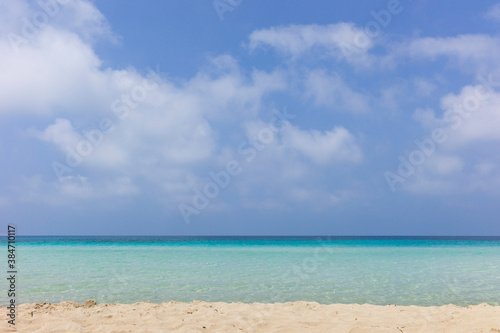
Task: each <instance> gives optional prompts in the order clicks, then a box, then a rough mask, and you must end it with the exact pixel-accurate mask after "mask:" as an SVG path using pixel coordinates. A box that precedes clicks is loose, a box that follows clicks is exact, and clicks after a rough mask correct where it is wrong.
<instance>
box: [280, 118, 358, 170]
mask: <svg viewBox="0 0 500 333" xmlns="http://www.w3.org/2000/svg"><path fill="white" fill-rule="evenodd" d="M283 144H284V147H285V148H287V149H292V150H295V151H297V152H299V153H301V154H303V155H304V156H306V157H307V158H310V159H311V160H312V161H313V162H315V163H317V164H330V163H336V162H351V163H359V162H361V160H362V158H363V155H362V153H361V149H360V148H359V147H358V145H357V144H356V140H355V138H354V136H353V135H352V134H351V133H349V131H348V130H346V129H345V128H343V127H334V128H333V129H332V130H330V131H325V132H320V131H317V130H310V131H305V130H301V129H299V128H297V127H295V126H289V127H287V128H286V129H285V130H284V132H283Z"/></svg>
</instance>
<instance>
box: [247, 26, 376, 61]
mask: <svg viewBox="0 0 500 333" xmlns="http://www.w3.org/2000/svg"><path fill="white" fill-rule="evenodd" d="M249 39H250V42H249V47H250V49H251V50H254V49H256V48H258V47H265V46H268V47H271V48H273V49H275V50H277V51H278V52H280V53H282V54H284V55H286V56H290V57H292V58H297V57H299V56H302V55H303V54H305V53H307V52H311V51H314V50H318V51H320V52H326V53H327V54H328V55H329V56H330V57H333V58H335V59H337V60H344V61H347V62H351V63H353V64H358V65H363V66H367V65H370V64H371V63H372V59H371V58H370V56H369V55H368V50H369V49H370V48H371V47H373V45H374V42H373V40H372V39H371V38H369V37H368V36H367V35H366V33H365V32H364V30H363V29H361V28H359V27H357V26H356V25H354V24H353V23H337V24H330V25H317V24H311V25H289V26H281V27H272V28H269V29H262V30H257V31H254V32H252V33H251V34H250V37H249Z"/></svg>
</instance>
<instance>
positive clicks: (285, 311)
mask: <svg viewBox="0 0 500 333" xmlns="http://www.w3.org/2000/svg"><path fill="white" fill-rule="evenodd" d="M0 310H1V316H2V318H6V310H7V309H6V308H5V307H1V308H0ZM17 311H18V313H17V318H16V330H13V329H11V328H9V327H8V325H7V321H6V320H5V319H4V320H2V323H1V324H0V328H1V331H2V332H14V331H17V332H51V333H56V332H61V333H63V332H64V333H68V332H108V333H112V332H116V333H118V332H351V333H355V332H394V333H401V332H404V333H412V332H422V333H424V332H450V333H455V332H467V333H471V332H474V333H476V332H485V333H486V332H488V333H491V332H500V306H490V305H488V304H486V303H482V304H479V305H474V306H467V307H459V306H455V305H445V306H440V307H419V306H398V305H386V306H377V305H368V304H363V305H359V304H332V305H321V304H318V303H315V302H289V303H275V304H263V303H252V304H244V303H208V302H202V301H194V302H191V303H179V302H169V303H162V304H154V303H149V302H143V303H135V304H95V302H94V301H86V302H84V303H83V304H79V303H73V302H61V303H58V304H50V303H31V304H22V305H20V306H18V307H17Z"/></svg>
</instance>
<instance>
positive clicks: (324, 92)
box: [305, 70, 370, 113]
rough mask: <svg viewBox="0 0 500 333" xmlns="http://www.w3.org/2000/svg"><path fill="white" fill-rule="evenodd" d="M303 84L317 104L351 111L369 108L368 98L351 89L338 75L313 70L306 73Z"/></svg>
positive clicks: (357, 111)
mask: <svg viewBox="0 0 500 333" xmlns="http://www.w3.org/2000/svg"><path fill="white" fill-rule="evenodd" d="M305 84H306V94H307V95H308V96H310V97H312V99H313V101H314V103H315V104H316V105H318V106H326V107H329V108H331V109H332V110H333V111H348V112H353V113H364V112H367V111H369V110H370V98H369V97H368V96H367V95H366V94H363V93H360V92H358V91H355V90H353V89H351V88H350V87H349V86H348V85H347V84H346V83H345V82H344V81H343V80H342V78H341V77H340V76H338V75H328V74H326V73H325V72H324V71H322V70H315V71H312V72H311V73H310V74H309V75H308V77H307V79H306V82H305Z"/></svg>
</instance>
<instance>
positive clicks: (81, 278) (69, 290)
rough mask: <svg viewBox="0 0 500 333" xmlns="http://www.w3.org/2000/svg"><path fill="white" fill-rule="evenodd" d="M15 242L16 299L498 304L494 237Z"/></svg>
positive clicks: (499, 254)
mask: <svg viewBox="0 0 500 333" xmlns="http://www.w3.org/2000/svg"><path fill="white" fill-rule="evenodd" d="M0 245H1V246H2V247H3V248H4V249H5V250H4V251H3V252H4V253H5V254H6V253H7V246H6V242H5V240H2V242H1V244H0ZM16 251H17V269H18V276H17V278H18V281H17V289H18V290H17V291H18V293H17V303H18V304H19V303H27V302H29V303H31V302H51V303H55V302H61V301H75V302H83V301H85V300H88V299H93V300H95V301H97V302H98V303H101V302H105V303H135V302H139V301H148V300H149V301H151V302H153V303H161V302H163V301H166V302H168V301H171V300H174V301H180V302H190V301H193V300H204V301H214V302H215V301H222V302H247V303H251V302H265V303H274V302H287V301H298V300H306V301H316V302H319V303H324V304H330V303H371V304H387V303H391V304H399V305H412V304H413V305H443V304H449V303H453V304H457V305H461V306H465V305H469V304H478V303H481V302H487V303H489V304H492V305H499V304H500V237H66V236H65V237H17V240H16ZM5 257H6V256H5ZM5 261H6V260H5ZM4 267H5V270H4V272H6V271H7V269H6V264H4ZM3 280H4V282H3V283H5V284H4V287H3V288H2V289H3V290H5V291H6V290H7V282H6V279H3ZM0 285H1V284H0ZM7 301H8V300H7V293H6V292H2V293H1V297H0V303H1V304H2V305H6V304H7Z"/></svg>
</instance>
